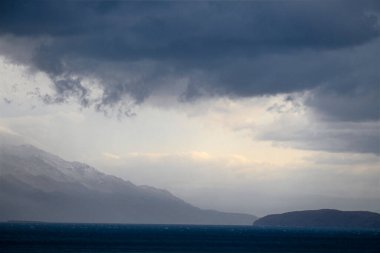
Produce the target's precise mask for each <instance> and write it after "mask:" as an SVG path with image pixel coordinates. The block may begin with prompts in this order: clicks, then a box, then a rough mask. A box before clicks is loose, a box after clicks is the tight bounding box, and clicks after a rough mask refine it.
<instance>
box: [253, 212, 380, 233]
mask: <svg viewBox="0 0 380 253" xmlns="http://www.w3.org/2000/svg"><path fill="white" fill-rule="evenodd" d="M253 225H255V226H270V227H316V228H377V229H378V228H380V214H378V213H373V212H365V211H339V210H332V209H322V210H307V211H296V212H288V213H283V214H272V215H267V216H265V217H263V218H260V219H258V220H256V221H255V222H254V223H253Z"/></svg>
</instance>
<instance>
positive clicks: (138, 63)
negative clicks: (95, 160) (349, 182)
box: [0, 1, 380, 121]
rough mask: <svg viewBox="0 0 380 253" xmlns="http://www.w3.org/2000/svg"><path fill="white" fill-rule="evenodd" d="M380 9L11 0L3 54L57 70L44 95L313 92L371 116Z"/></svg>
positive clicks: (369, 5) (340, 111) (3, 15)
mask: <svg viewBox="0 0 380 253" xmlns="http://www.w3.org/2000/svg"><path fill="white" fill-rule="evenodd" d="M379 11H380V5H379V3H378V2H377V1H327V2H326V1H322V2H321V1H286V2H263V1H254V2H239V3H232V2H199V3H187V2H184V3H178V2H157V3H156V2H126V1H91V2H88V1H60V2H57V1H2V3H1V5H0V24H1V28H0V34H1V38H0V40H1V41H3V44H2V45H3V46H2V47H1V43H0V52H1V53H2V54H3V55H7V56H8V57H10V58H11V59H13V60H15V61H19V62H21V63H22V64H27V65H29V66H31V67H32V68H33V69H36V70H39V71H43V72H45V73H47V74H48V75H49V76H50V78H51V79H52V80H53V81H54V84H55V90H56V96H55V97H54V98H51V97H50V98H48V99H46V98H45V99H46V101H47V102H62V101H65V99H67V98H69V97H73V96H74V97H76V98H78V100H79V101H80V104H81V105H83V106H89V105H91V104H95V106H96V108H97V109H98V110H102V109H104V108H107V107H114V106H115V105H118V104H120V103H124V102H125V100H129V101H133V102H137V103H141V102H143V101H145V100H146V98H148V97H150V96H158V97H162V99H165V96H168V95H170V96H175V97H177V98H178V99H179V100H180V101H189V100H190V101H193V100H194V99H197V98H199V97H200V96H228V97H232V98H239V97H252V96H262V95H274V94H279V93H289V92H300V91H305V90H309V91H313V94H314V97H313V98H312V99H310V100H309V101H307V105H308V106H310V107H311V108H313V109H315V110H316V111H317V112H320V113H321V114H322V115H323V116H326V117H327V118H330V119H334V120H344V121H372V120H378V119H379V115H380V113H379V106H378V102H377V101H378V100H379V99H380V95H379V74H378V66H380V60H379V58H378V57H377V55H376V54H375V53H374V52H376V51H377V52H378V51H379V50H380V46H379V45H380V43H379V41H380V40H379V35H380V29H379V27H380V26H379V13H380V12H379ZM4 41H5V42H4ZM4 45H6V46H4ZM20 48H23V50H24V51H25V48H28V50H27V51H28V53H27V54H24V56H23V57H20V54H19V52H20ZM25 55H27V56H25ZM88 80H96V82H94V83H91V82H88ZM90 86H96V88H97V89H99V90H100V91H101V92H100V95H99V96H98V97H97V98H96V99H90V97H91V94H90V93H91V87H90ZM123 101H124V102H123ZM350 107H354V109H353V110H352V109H350ZM331 108H333V109H331Z"/></svg>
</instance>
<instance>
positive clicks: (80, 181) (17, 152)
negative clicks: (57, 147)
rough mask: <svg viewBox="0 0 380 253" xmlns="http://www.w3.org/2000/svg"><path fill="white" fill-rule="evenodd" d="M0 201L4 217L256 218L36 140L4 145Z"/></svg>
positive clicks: (223, 221) (226, 221) (235, 221)
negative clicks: (210, 206)
mask: <svg viewBox="0 0 380 253" xmlns="http://www.w3.org/2000/svg"><path fill="white" fill-rule="evenodd" d="M210 201H212V200H210ZM0 203H1V205H0V221H7V220H28V221H45V222H84V223H139V224H147V223H151V224H218V225H248V224H252V221H254V220H255V219H256V217H255V216H253V215H249V214H239V213H226V212H218V211H214V210H203V209H200V208H198V207H195V206H193V205H191V204H189V203H187V202H185V201H183V200H182V199H180V198H178V197H176V196H174V195H173V194H171V193H170V192H168V191H166V190H162V189H157V188H154V187H150V186H137V185H135V184H133V183H131V182H129V181H126V180H123V179H121V178H118V177H115V176H111V175H107V174H104V173H102V172H99V171H98V170H96V169H95V168H93V167H91V166H89V165H86V164H83V163H79V162H68V161H65V160H63V159H61V158H60V157H58V156H56V155H53V154H50V153H48V152H45V151H43V150H41V149H38V148H36V147H34V146H31V145H9V144H7V145H5V144H4V145H0Z"/></svg>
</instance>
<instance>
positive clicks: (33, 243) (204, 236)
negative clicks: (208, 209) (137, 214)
mask: <svg viewBox="0 0 380 253" xmlns="http://www.w3.org/2000/svg"><path fill="white" fill-rule="evenodd" d="M0 252H1V253H7V252H12V253H13V252H28V253H29V252H46V253H47V252H49V253H55V252H57V253H58V252H59V253H61V252H62V253H63V252H73V253H74V252H92V253H97V252H102V253H103V252H104V253H106V252H107V253H113V252H149V253H165V252H171V253H174V252H175V253H182V252H197V253H203V252H214V253H222V252H229V253H239V252H252V253H256V252H257V253H285V252H286V253H300V252H302V253H303V252H305V253H306V252H307V253H317V252H318V253H329V252H341V253H350V252H358V253H359V252H360V253H365V252H373V253H379V252H380V231H379V230H377V231H376V230H337V229H298V228H297V229H295V228H259V227H254V226H198V225H123V224H53V223H0Z"/></svg>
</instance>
